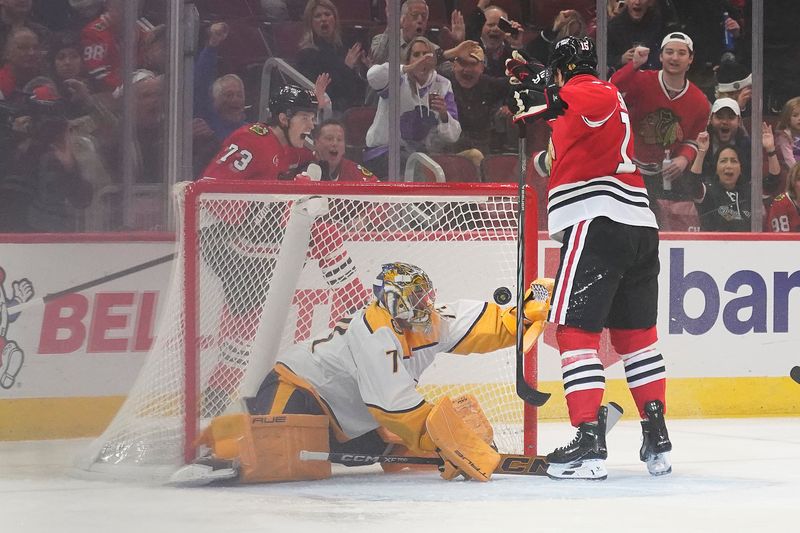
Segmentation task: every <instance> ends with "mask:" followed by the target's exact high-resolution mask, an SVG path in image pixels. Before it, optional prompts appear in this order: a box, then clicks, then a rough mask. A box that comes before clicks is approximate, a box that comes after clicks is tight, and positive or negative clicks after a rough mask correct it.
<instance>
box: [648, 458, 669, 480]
mask: <svg viewBox="0 0 800 533" xmlns="http://www.w3.org/2000/svg"><path fill="white" fill-rule="evenodd" d="M645 463H646V464H647V471H648V472H650V475H651V476H666V475H667V474H671V473H672V463H671V462H670V460H669V452H664V453H659V454H656V455H654V456H652V457H650V458H648V459H647V461H645Z"/></svg>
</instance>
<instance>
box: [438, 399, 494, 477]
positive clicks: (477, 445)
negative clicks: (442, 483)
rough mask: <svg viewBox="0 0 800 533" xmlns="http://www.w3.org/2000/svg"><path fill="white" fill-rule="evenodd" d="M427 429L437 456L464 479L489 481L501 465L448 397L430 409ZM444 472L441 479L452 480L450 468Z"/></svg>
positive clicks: (491, 450)
mask: <svg viewBox="0 0 800 533" xmlns="http://www.w3.org/2000/svg"><path fill="white" fill-rule="evenodd" d="M426 428H427V430H428V434H429V435H430V437H431V439H432V440H433V442H434V443H435V444H436V446H437V448H438V451H439V454H440V455H441V456H442V458H443V459H444V460H445V462H447V461H449V462H450V463H452V464H453V465H454V467H455V469H457V470H460V471H461V472H463V473H464V474H465V475H466V476H468V477H470V478H472V479H476V480H478V481H489V479H490V478H491V477H492V472H494V469H495V468H496V467H497V465H498V464H499V463H500V454H498V453H497V452H496V451H494V450H493V449H492V448H491V447H490V446H489V445H488V444H486V443H485V442H484V441H483V440H482V438H481V437H480V436H479V435H478V434H477V433H476V432H475V431H474V430H473V429H471V428H470V427H468V426H467V424H466V423H465V422H464V420H462V418H461V417H460V416H459V415H458V413H457V412H456V410H455V408H454V407H453V402H452V401H451V400H450V398H447V397H444V398H442V399H441V400H439V402H438V403H437V404H436V405H435V406H434V407H433V409H431V413H430V415H429V416H428V419H427V421H426ZM447 470H448V469H445V472H443V474H444V475H443V477H445V479H451V478H452V476H450V475H449V474H452V473H453V470H454V469H453V468H451V469H449V470H450V472H449V474H448V471H447Z"/></svg>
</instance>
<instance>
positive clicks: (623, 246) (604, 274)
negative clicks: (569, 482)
mask: <svg viewBox="0 0 800 533" xmlns="http://www.w3.org/2000/svg"><path fill="white" fill-rule="evenodd" d="M596 68H597V55H596V52H595V44H594V42H593V41H592V40H591V39H589V38H585V37H584V38H577V37H567V38H564V39H562V40H560V41H558V42H557V43H556V44H555V46H554V47H553V50H552V52H551V55H550V59H549V65H548V67H547V68H544V67H542V65H539V64H537V63H535V62H532V61H530V60H529V59H528V58H526V57H524V56H523V55H521V54H519V53H518V52H517V53H516V54H515V55H514V56H513V57H512V58H511V59H509V60H507V61H506V74H507V75H508V76H509V83H510V85H511V89H512V93H513V94H512V97H511V100H510V107H511V109H512V111H513V112H514V121H515V122H520V121H522V122H526V123H527V122H530V121H534V120H537V119H545V120H547V121H548V124H549V125H550V127H551V128H552V130H553V131H552V136H551V146H550V150H549V151H548V153H542V154H538V155H537V156H536V160H535V162H534V163H535V164H536V166H537V168H538V169H539V170H540V171H543V172H544V173H547V172H548V171H549V174H550V183H549V186H548V193H547V195H548V198H547V211H548V223H549V231H550V234H551V236H552V237H553V238H554V239H555V240H558V241H560V242H561V243H562V247H561V254H560V255H561V260H560V265H559V268H558V272H557V274H556V278H555V287H554V289H553V297H552V301H551V309H550V313H549V316H548V321H549V322H551V323H553V324H556V325H557V329H556V339H557V342H558V347H559V351H560V352H561V369H562V376H563V381H564V391H565V393H566V400H567V407H568V409H569V415H570V421H571V422H572V425H573V426H575V427H576V428H578V433H577V436H576V437H575V440H573V441H572V442H571V443H569V444H567V445H566V446H564V447H562V448H558V449H556V450H555V451H554V452H553V453H551V454H549V455H548V456H547V460H548V462H549V463H550V466H549V467H548V475H549V476H550V477H553V478H558V479H566V478H583V479H605V477H606V476H607V472H606V469H605V463H604V461H605V459H606V456H607V451H606V442H605V428H604V427H603V425H604V418H603V416H602V415H601V413H599V408H600V404H601V402H602V399H603V393H604V390H605V376H604V369H603V365H602V363H601V361H600V359H599V358H598V354H597V352H598V348H599V343H600V334H601V332H602V330H603V328H609V330H610V336H611V342H612V344H613V345H614V348H615V349H616V351H617V352H619V353H620V354H621V355H622V359H623V363H624V365H625V375H626V378H627V381H628V386H629V388H630V390H631V393H632V395H633V399H634V401H635V403H636V405H637V407H638V409H639V413H640V415H641V417H642V431H643V434H644V443H643V445H642V449H641V451H640V458H641V460H642V461H644V462H646V463H647V466H648V470H649V471H650V473H651V474H653V475H660V474H667V473H669V472H670V471H671V468H672V467H671V465H670V462H669V457H668V455H669V451H670V450H671V448H672V445H671V443H670V441H669V437H668V435H667V430H666V425H665V424H664V404H665V398H664V396H665V388H666V386H665V385H666V384H665V382H666V374H665V368H664V360H663V357H662V356H661V354H660V352H659V350H658V347H657V340H658V335H657V333H656V327H655V326H656V312H657V302H658V271H659V260H658V225H657V223H656V220H655V217H654V215H653V213H652V211H650V208H649V201H648V197H647V190H646V189H645V186H644V181H643V179H642V176H641V174H640V173H639V170H638V169H637V168H636V166H635V165H634V163H633V161H632V157H633V153H634V151H633V148H634V147H633V135H632V131H631V123H630V117H629V115H628V111H627V107H626V106H625V101H624V100H623V98H622V95H621V94H620V93H619V91H618V90H617V88H616V87H615V86H614V85H612V84H611V83H608V82H605V81H602V80H600V79H599V78H598V77H597V71H596ZM541 95H544V97H545V102H546V103H545V104H540V103H539V102H540V101H541Z"/></svg>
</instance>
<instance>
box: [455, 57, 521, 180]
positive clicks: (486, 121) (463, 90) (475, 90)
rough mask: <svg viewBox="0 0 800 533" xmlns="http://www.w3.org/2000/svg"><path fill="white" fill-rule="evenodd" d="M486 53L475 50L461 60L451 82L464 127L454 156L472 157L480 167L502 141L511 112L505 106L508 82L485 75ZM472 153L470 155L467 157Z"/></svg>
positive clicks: (456, 66)
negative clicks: (499, 133)
mask: <svg viewBox="0 0 800 533" xmlns="http://www.w3.org/2000/svg"><path fill="white" fill-rule="evenodd" d="M485 68H486V63H485V58H484V55H483V50H482V49H481V48H480V47H477V46H476V47H475V48H473V49H472V50H467V51H465V52H464V53H462V54H461V55H460V56H458V57H457V58H456V60H455V65H454V67H453V74H452V75H451V77H450V80H451V81H452V83H453V94H454V95H455V99H456V107H457V108H458V116H459V122H460V123H461V137H460V138H459V139H458V141H457V142H456V144H454V145H453V146H452V147H451V150H452V151H453V152H462V154H461V155H465V156H467V157H470V158H471V159H472V160H473V162H475V163H476V166H480V163H481V161H483V158H484V157H485V156H486V155H487V154H488V153H489V151H490V149H491V148H492V146H493V141H497V140H502V139H501V138H502V135H498V134H497V133H498V130H502V131H505V130H507V129H509V128H508V126H507V125H506V124H505V123H506V122H509V118H510V111H509V110H508V107H506V106H505V98H506V93H507V87H506V81H505V79H503V78H494V77H491V76H487V75H486V74H484V70H485ZM464 151H469V152H468V153H463V152H464Z"/></svg>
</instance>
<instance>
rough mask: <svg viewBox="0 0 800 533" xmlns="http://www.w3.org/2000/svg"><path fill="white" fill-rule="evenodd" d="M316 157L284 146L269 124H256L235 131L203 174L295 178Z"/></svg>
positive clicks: (221, 177)
mask: <svg viewBox="0 0 800 533" xmlns="http://www.w3.org/2000/svg"><path fill="white" fill-rule="evenodd" d="M313 158H314V154H313V153H312V152H311V150H308V149H306V148H294V147H292V146H284V145H283V144H281V142H280V140H278V137H276V136H275V134H274V133H273V132H272V129H271V128H270V127H269V126H267V125H265V124H261V123H255V124H252V125H246V126H242V127H241V128H239V129H238V130H236V131H234V132H233V133H231V134H230V135H229V136H228V138H227V139H225V141H224V142H223V143H222V149H221V150H220V151H219V153H218V154H217V155H216V156H215V157H214V159H213V161H211V163H209V165H208V166H207V167H206V169H205V171H204V172H203V175H202V176H201V177H207V178H216V179H223V180H278V179H286V180H291V179H294V177H295V174H297V172H296V171H297V167H298V166H299V165H301V164H304V163H308V162H309V161H311V160H312V159H313Z"/></svg>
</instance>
